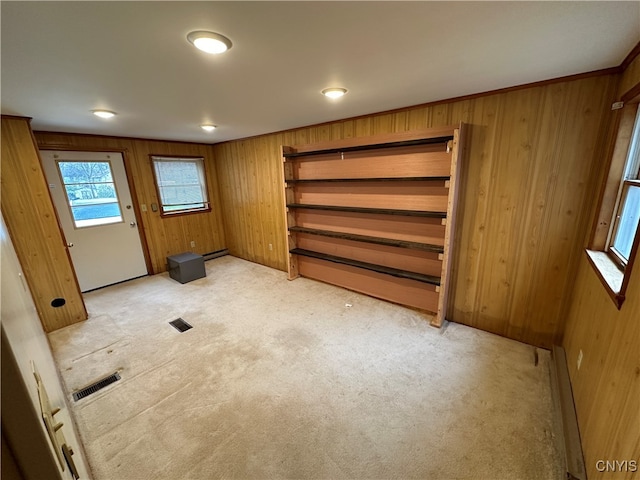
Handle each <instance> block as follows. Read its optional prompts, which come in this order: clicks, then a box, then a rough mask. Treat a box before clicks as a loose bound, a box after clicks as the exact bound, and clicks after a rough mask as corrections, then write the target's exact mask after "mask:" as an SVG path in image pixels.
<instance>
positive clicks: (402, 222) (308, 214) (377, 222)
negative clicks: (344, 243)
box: [295, 209, 445, 246]
mask: <svg viewBox="0 0 640 480" xmlns="http://www.w3.org/2000/svg"><path fill="white" fill-rule="evenodd" d="M295 215H296V224H297V225H298V226H300V227H306V228H314V229H316V230H331V231H334V232H342V233H352V234H355V235H367V236H372V237H383V238H392V239H396V240H404V241H407V242H417V243H425V244H429V245H439V246H443V245H444V234H445V226H444V225H442V220H441V219H440V218H424V217H403V216H399V215H376V214H368V215H363V214H359V213H351V212H327V211H322V210H304V209H299V210H296V212H295Z"/></svg>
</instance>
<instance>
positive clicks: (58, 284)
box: [1, 117, 87, 332]
mask: <svg viewBox="0 0 640 480" xmlns="http://www.w3.org/2000/svg"><path fill="white" fill-rule="evenodd" d="M1 184H2V200H1V204H2V215H3V217H4V219H5V221H6V224H7V229H8V230H9V234H10V235H11V239H12V241H13V244H14V245H15V249H16V253H17V255H18V258H19V260H20V264H21V266H22V270H23V272H24V276H25V279H26V281H27V284H28V285H29V289H30V290H31V295H32V296H33V299H34V303H35V305H36V309H37V311H38V315H39V317H40V321H41V322H42V326H43V328H44V330H45V331H46V332H51V331H53V330H56V329H59V328H62V327H65V326H68V325H71V324H74V323H77V322H80V321H82V320H85V319H86V318H87V311H86V309H85V306H84V301H83V300H82V294H81V293H80V287H79V286H78V282H77V279H76V276H75V272H74V270H73V266H72V264H71V258H70V257H69V252H68V250H67V247H66V241H65V239H64V235H63V233H62V230H61V229H60V225H59V222H58V217H57V214H56V211H55V209H54V206H53V202H52V200H51V196H50V194H49V188H48V184H47V181H46V179H45V176H44V172H43V170H42V165H41V162H40V156H39V153H38V149H37V147H36V143H35V139H34V137H33V134H32V132H31V128H30V125H29V119H26V118H7V117H3V118H2V167H1ZM15 281H19V280H18V279H15ZM57 298H62V299H64V300H65V302H66V303H65V304H64V305H63V306H60V307H57V308H56V307H53V306H52V305H51V302H52V300H54V299H57Z"/></svg>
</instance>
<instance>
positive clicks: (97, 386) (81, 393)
mask: <svg viewBox="0 0 640 480" xmlns="http://www.w3.org/2000/svg"><path fill="white" fill-rule="evenodd" d="M118 380H120V374H118V372H116V373H114V374H113V375H109V376H108V377H105V378H103V379H102V380H98V381H97V382H96V383H94V384H92V385H89V386H88V387H85V388H83V389H82V390H78V391H77V392H74V393H73V399H74V400H75V401H76V402H77V401H78V400H80V399H81V398H84V397H87V396H89V395H91V394H92V393H96V392H97V391H98V390H102V389H103V388H104V387H106V386H108V385H111V384H112V383H114V382H117V381H118Z"/></svg>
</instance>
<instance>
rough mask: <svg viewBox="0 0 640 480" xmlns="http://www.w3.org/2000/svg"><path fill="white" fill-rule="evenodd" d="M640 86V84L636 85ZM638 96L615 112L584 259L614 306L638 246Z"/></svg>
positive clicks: (623, 293)
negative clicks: (612, 138)
mask: <svg viewBox="0 0 640 480" xmlns="http://www.w3.org/2000/svg"><path fill="white" fill-rule="evenodd" d="M639 85H640V84H639ZM638 101H640V96H635V97H633V98H632V99H631V100H630V101H628V102H626V104H625V105H624V107H623V108H622V109H621V110H620V111H619V112H618V113H616V115H619V117H618V121H617V132H616V139H615V142H614V146H613V149H612V153H611V157H610V159H609V160H610V162H609V172H608V174H607V175H605V178H604V179H603V187H602V192H601V196H600V201H599V207H598V213H597V216H596V221H595V223H594V226H593V230H592V232H591V240H590V241H589V248H588V249H587V251H586V253H587V258H588V260H589V262H590V263H591V265H592V267H593V268H594V270H595V272H596V274H597V275H598V277H599V278H600V280H601V282H602V284H603V286H604V287H605V289H606V290H607V292H608V294H609V296H610V297H611V299H612V300H613V301H614V303H615V305H616V307H617V308H618V309H620V308H621V307H622V304H623V302H624V300H625V297H626V291H627V287H628V285H629V279H630V278H631V270H632V269H633V265H634V263H635V260H636V257H637V256H638V250H639V247H640V109H639V108H638Z"/></svg>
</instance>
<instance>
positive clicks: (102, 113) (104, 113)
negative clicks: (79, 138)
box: [91, 110, 117, 118]
mask: <svg viewBox="0 0 640 480" xmlns="http://www.w3.org/2000/svg"><path fill="white" fill-rule="evenodd" d="M91 113H93V114H94V115H95V116H96V117H100V118H111V117H115V116H116V115H117V113H116V112H112V111H111V110H91Z"/></svg>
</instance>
